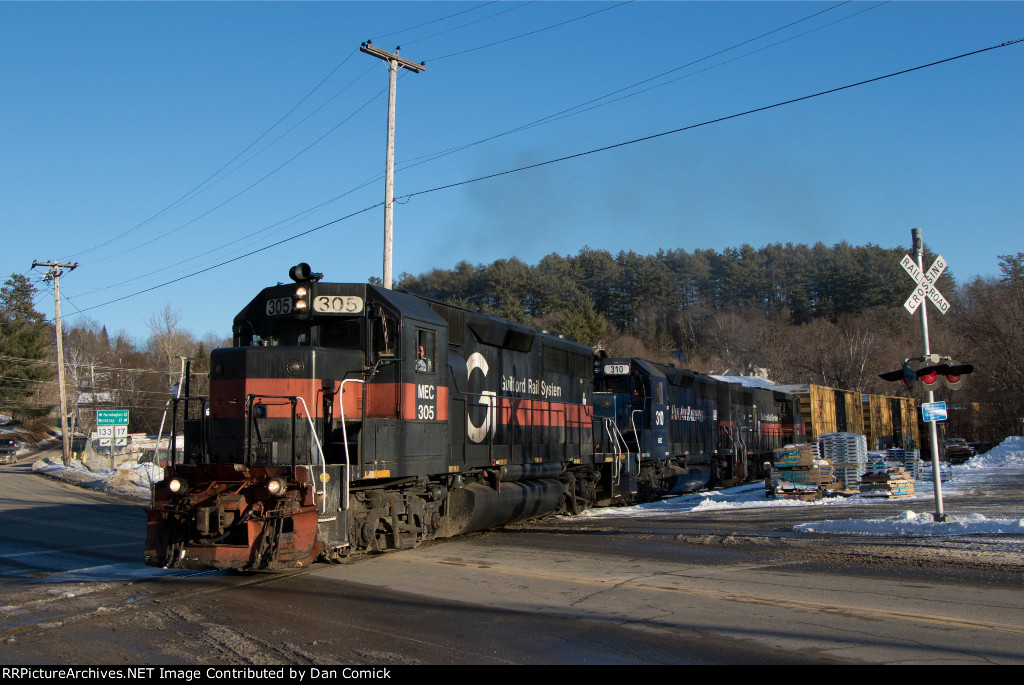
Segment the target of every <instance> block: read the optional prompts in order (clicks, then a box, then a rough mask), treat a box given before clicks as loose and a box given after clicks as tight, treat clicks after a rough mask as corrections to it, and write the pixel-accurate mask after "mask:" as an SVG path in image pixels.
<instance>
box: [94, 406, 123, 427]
mask: <svg viewBox="0 0 1024 685" xmlns="http://www.w3.org/2000/svg"><path fill="white" fill-rule="evenodd" d="M96 425H97V426H127V425H128V410H127V409H99V410H97V411H96Z"/></svg>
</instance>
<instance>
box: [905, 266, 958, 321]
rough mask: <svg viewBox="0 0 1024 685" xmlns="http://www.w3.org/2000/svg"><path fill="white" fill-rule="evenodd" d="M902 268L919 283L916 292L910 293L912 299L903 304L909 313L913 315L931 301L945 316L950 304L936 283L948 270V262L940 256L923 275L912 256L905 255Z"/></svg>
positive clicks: (909, 298)
mask: <svg viewBox="0 0 1024 685" xmlns="http://www.w3.org/2000/svg"><path fill="white" fill-rule="evenodd" d="M900 266H902V267H903V270H904V271H906V272H907V273H908V274H910V277H911V278H913V279H914V281H915V282H916V283H917V287H916V288H914V292H912V293H910V297H908V298H907V301H906V302H904V303H903V306H904V307H906V309H907V311H908V312H910V313H911V314H913V313H914V312H916V311H917V308H918V307H920V306H921V304H922V303H923V302H924V301H925V299H929V300H931V301H932V304H934V305H935V306H936V307H938V309H939V311H940V312H941V313H943V314H945V313H946V312H948V311H949V302H947V301H946V298H944V297H943V296H942V293H940V292H939V290H938V288H936V287H935V282H936V281H937V280H939V276H941V275H942V272H943V271H945V270H946V266H948V265H947V263H946V260H945V259H943V258H942V255H939V256H938V257H936V258H935V261H934V262H932V266H931V268H930V269H928V271H927V272H925V273H921V269H920V267H918V266H917V262H915V261H914V259H913V258H912V257H911V256H910V255H903V261H901V262H900Z"/></svg>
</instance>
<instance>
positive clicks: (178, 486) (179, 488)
mask: <svg viewBox="0 0 1024 685" xmlns="http://www.w3.org/2000/svg"><path fill="white" fill-rule="evenodd" d="M187 488H188V481H187V480H185V479H184V478H172V479H170V480H169V481H167V489H168V490H170V491H171V492H173V493H174V494H176V495H180V494H182V493H183V492H185V490H186V489H187Z"/></svg>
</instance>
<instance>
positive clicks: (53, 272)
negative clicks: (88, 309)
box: [32, 261, 78, 466]
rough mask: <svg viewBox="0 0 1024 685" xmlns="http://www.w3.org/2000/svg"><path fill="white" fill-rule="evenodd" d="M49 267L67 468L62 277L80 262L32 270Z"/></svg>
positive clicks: (69, 460) (68, 451)
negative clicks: (61, 316) (61, 314)
mask: <svg viewBox="0 0 1024 685" xmlns="http://www.w3.org/2000/svg"><path fill="white" fill-rule="evenodd" d="M37 266H47V267H50V270H49V271H47V272H46V276H44V278H45V280H51V279H52V280H53V308H54V320H55V322H56V324H57V385H59V386H60V436H61V447H62V452H63V460H64V465H65V466H71V436H70V435H68V395H67V391H66V390H65V388H64V332H63V330H62V329H61V325H60V277H61V274H62V273H63V271H61V269H67V270H68V271H74V270H75V268H76V267H77V266H78V262H75V263H74V264H61V263H59V262H35V261H34V262H32V268H33V269H34V268H36V267H37Z"/></svg>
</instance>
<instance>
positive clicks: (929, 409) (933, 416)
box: [921, 402, 947, 423]
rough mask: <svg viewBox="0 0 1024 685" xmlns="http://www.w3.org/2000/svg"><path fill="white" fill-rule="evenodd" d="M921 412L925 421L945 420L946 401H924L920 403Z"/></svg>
mask: <svg viewBox="0 0 1024 685" xmlns="http://www.w3.org/2000/svg"><path fill="white" fill-rule="evenodd" d="M921 414H922V416H923V417H924V421H925V423H927V422H928V421H945V420H946V418H947V417H946V403H945V402H925V403H924V404H922V405H921Z"/></svg>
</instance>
